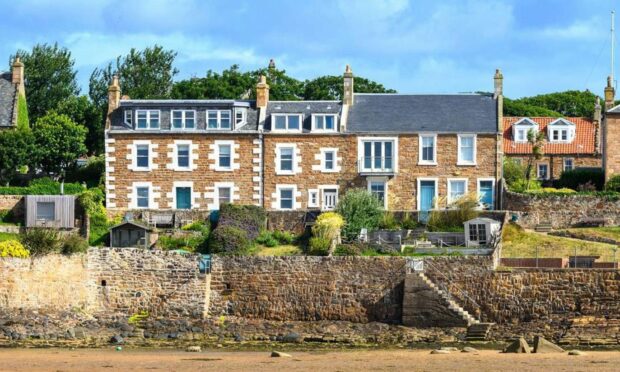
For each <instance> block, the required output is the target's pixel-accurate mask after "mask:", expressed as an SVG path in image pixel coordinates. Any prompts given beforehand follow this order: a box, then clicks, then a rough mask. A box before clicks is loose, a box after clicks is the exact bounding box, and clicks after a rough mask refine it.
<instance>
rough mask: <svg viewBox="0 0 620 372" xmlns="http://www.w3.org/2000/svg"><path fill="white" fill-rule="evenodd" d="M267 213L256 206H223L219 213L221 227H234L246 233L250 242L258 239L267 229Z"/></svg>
mask: <svg viewBox="0 0 620 372" xmlns="http://www.w3.org/2000/svg"><path fill="white" fill-rule="evenodd" d="M266 221H267V213H266V212H265V210H264V209H263V208H261V207H257V206H255V205H236V204H228V203H227V204H223V205H222V206H221V207H220V211H219V220H218V227H219V226H222V227H223V226H234V227H238V228H239V229H241V230H244V231H246V233H247V237H248V239H250V240H254V239H256V237H258V234H259V233H260V231H261V230H263V229H264V228H265V222H266Z"/></svg>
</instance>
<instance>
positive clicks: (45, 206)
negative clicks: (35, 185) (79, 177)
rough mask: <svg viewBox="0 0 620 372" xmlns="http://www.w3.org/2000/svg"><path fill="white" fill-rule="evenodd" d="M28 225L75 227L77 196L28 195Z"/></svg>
mask: <svg viewBox="0 0 620 372" xmlns="http://www.w3.org/2000/svg"><path fill="white" fill-rule="evenodd" d="M26 227H52V228H58V229H73V228H74V227H75V196H73V195H27V196H26Z"/></svg>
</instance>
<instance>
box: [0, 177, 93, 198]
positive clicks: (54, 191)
mask: <svg viewBox="0 0 620 372" xmlns="http://www.w3.org/2000/svg"><path fill="white" fill-rule="evenodd" d="M82 191H84V186H82V185H80V184H78V183H65V194H67V195H76V194H79V193H81V192H82ZM59 194H60V182H57V181H54V180H52V179H51V178H47V177H46V178H39V179H36V180H33V181H32V182H31V183H30V185H29V186H26V187H20V186H4V187H0V195H59Z"/></svg>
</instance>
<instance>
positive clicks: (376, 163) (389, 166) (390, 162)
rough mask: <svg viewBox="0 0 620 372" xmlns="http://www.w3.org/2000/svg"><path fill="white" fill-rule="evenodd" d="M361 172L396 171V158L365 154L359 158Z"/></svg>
mask: <svg viewBox="0 0 620 372" xmlns="http://www.w3.org/2000/svg"><path fill="white" fill-rule="evenodd" d="M357 168H358V170H359V172H360V173H363V172H367V173H394V172H395V167H394V158H392V157H391V156H364V157H361V158H359V159H358V162H357Z"/></svg>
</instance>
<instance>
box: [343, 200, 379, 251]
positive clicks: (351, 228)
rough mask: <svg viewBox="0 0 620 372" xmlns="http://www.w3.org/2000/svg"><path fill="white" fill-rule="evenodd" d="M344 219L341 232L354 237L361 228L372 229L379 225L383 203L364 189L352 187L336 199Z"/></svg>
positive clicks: (348, 236) (350, 237) (349, 237)
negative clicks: (338, 199) (340, 197)
mask: <svg viewBox="0 0 620 372" xmlns="http://www.w3.org/2000/svg"><path fill="white" fill-rule="evenodd" d="M336 212H338V213H339V214H340V215H341V216H342V217H343V218H344V220H345V224H344V228H343V229H342V234H343V236H345V237H346V238H347V239H355V238H356V237H357V236H358V235H359V233H360V231H361V229H362V228H366V229H368V231H372V230H374V229H376V228H377V226H379V222H380V221H381V218H382V217H383V203H382V202H380V201H379V199H377V198H376V197H375V196H374V195H372V194H371V193H370V192H369V191H368V190H365V189H352V190H349V191H347V193H346V194H345V195H344V197H342V199H340V201H338V205H337V207H336Z"/></svg>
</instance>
